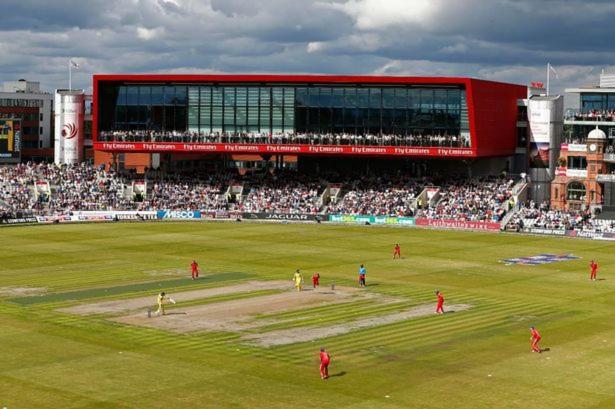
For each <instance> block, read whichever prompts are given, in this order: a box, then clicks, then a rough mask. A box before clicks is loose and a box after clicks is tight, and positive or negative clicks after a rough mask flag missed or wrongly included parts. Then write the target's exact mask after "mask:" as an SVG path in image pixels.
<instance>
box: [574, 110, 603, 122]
mask: <svg viewBox="0 0 615 409" xmlns="http://www.w3.org/2000/svg"><path fill="white" fill-rule="evenodd" d="M564 120H566V121H581V122H615V111H608V110H595V109H589V110H587V109H585V110H582V109H568V110H566V112H565V114H564Z"/></svg>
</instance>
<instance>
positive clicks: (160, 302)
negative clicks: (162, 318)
mask: <svg viewBox="0 0 615 409" xmlns="http://www.w3.org/2000/svg"><path fill="white" fill-rule="evenodd" d="M157 302H158V309H157V310H156V312H155V314H156V315H161V314H162V315H165V314H166V311H165V309H164V305H165V304H166V303H168V302H171V303H173V304H175V300H173V299H172V298H170V297H168V296H167V295H166V294H165V293H164V291H163V292H161V293H160V294H158V298H157Z"/></svg>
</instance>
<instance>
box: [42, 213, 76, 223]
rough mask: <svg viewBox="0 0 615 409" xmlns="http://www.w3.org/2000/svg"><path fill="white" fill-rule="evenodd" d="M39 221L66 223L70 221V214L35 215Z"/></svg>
mask: <svg viewBox="0 0 615 409" xmlns="http://www.w3.org/2000/svg"><path fill="white" fill-rule="evenodd" d="M36 220H37V221H38V222H39V223H66V222H70V221H72V219H71V216H70V215H67V214H62V215H56V216H36Z"/></svg>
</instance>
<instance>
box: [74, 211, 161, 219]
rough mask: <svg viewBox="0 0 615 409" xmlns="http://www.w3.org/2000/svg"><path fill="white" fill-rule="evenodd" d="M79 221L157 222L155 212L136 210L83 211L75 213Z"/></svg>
mask: <svg viewBox="0 0 615 409" xmlns="http://www.w3.org/2000/svg"><path fill="white" fill-rule="evenodd" d="M73 216H74V217H76V218H77V220H78V221H110V220H156V219H157V212H155V211H136V210H83V211H77V212H74V213H73Z"/></svg>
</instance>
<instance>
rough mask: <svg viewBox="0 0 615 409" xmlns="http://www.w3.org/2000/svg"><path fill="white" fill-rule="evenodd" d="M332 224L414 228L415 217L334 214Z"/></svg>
mask: <svg viewBox="0 0 615 409" xmlns="http://www.w3.org/2000/svg"><path fill="white" fill-rule="evenodd" d="M329 221H330V222H336V223H353V224H365V223H370V224H380V225H382V224H388V225H403V226H414V225H415V222H414V218H413V217H397V216H368V215H350V214H332V215H329Z"/></svg>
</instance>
